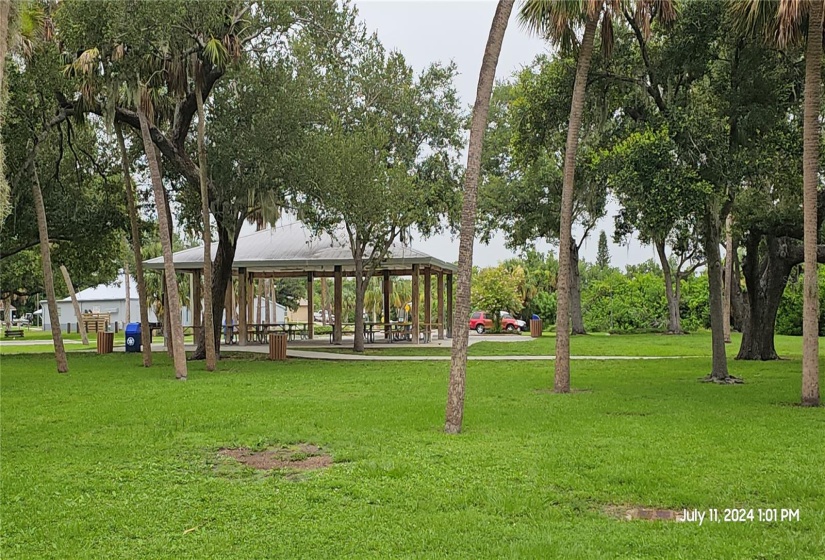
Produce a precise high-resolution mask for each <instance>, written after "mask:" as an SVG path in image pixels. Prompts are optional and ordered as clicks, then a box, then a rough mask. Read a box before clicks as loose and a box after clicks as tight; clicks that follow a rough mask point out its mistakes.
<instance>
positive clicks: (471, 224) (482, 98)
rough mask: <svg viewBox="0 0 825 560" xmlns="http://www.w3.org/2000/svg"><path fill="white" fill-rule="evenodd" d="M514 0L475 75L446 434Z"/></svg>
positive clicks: (460, 369) (452, 427) (461, 358)
mask: <svg viewBox="0 0 825 560" xmlns="http://www.w3.org/2000/svg"><path fill="white" fill-rule="evenodd" d="M514 2H515V0H499V2H498V5H497V6H496V13H495V15H494V16H493V23H492V25H491V26H490V34H489V36H488V37H487V46H486V47H485V49H484V58H483V59H482V61H481V70H480V72H479V75H478V88H477V90H476V101H475V106H474V107H473V120H472V124H471V127H470V145H469V147H468V149H467V170H466V173H465V175H464V201H463V202H462V205H461V233H460V235H459V245H458V286H457V290H456V300H455V311H454V314H453V325H456V326H457V327H458V328H457V329H454V332H453V344H452V350H451V352H450V354H451V355H450V383H449V388H448V390H447V411H446V421H445V423H444V431H445V432H447V433H448V434H457V433H459V432H461V425H462V423H463V421H464V386H465V381H466V377H467V343H468V339H469V335H470V331H469V329H468V328H467V321H468V320H469V317H470V281H471V276H472V269H473V241H474V239H475V224H476V206H477V204H478V179H479V175H480V174H481V150H482V146H483V143H484V132H485V130H486V129H487V115H488V113H489V111H490V97H491V96H492V93H493V83H494V82H495V78H496V66H497V65H498V57H499V54H500V53H501V44H502V43H503V42H504V32H505V31H507V22H508V21H509V19H510V12H512V11H513V4H514Z"/></svg>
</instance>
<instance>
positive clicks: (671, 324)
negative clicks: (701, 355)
mask: <svg viewBox="0 0 825 560" xmlns="http://www.w3.org/2000/svg"><path fill="white" fill-rule="evenodd" d="M653 244H654V245H655V246H656V254H657V255H659V264H661V265H662V273H663V274H664V276H665V297H666V298H667V332H668V333H670V334H682V319H681V316H680V313H679V293H678V291H679V290H678V286H677V289H676V290H674V285H673V284H674V282H673V271H672V270H671V268H670V261H669V260H667V253H665V243H664V241H654V243H653ZM676 282H677V283H678V282H679V277H678V275H677V277H676Z"/></svg>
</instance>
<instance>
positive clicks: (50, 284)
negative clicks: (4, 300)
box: [6, 161, 80, 373]
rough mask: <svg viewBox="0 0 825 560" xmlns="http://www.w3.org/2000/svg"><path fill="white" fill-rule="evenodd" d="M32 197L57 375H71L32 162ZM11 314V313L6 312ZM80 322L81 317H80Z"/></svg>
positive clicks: (38, 184)
mask: <svg viewBox="0 0 825 560" xmlns="http://www.w3.org/2000/svg"><path fill="white" fill-rule="evenodd" d="M31 170H32V197H33V198H34V209H35V213H36V214H37V232H38V233H39V235H40V258H41V260H42V261H43V287H44V288H45V289H46V301H47V302H48V305H49V319H50V322H51V326H52V338H53V339H54V359H55V360H56V361H57V373H69V362H68V361H67V360H66V349H65V348H64V347H63V333H62V332H61V330H60V316H59V315H58V313H57V298H56V297H55V293H54V275H53V272H52V252H51V249H50V248H49V226H48V224H47V222H46V206H45V204H44V203H43V191H41V190H40V179H39V178H38V176H37V164H36V163H34V162H33V161H32V163H31ZM6 313H10V311H6ZM78 320H80V317H78Z"/></svg>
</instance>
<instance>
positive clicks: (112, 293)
mask: <svg viewBox="0 0 825 560" xmlns="http://www.w3.org/2000/svg"><path fill="white" fill-rule="evenodd" d="M125 283H126V275H125V274H123V272H120V273H119V274H118V275H117V278H116V279H115V280H114V281H113V282H110V283H108V284H99V285H97V286H94V287H93V288H86V289H85V290H81V291H79V292H77V301H78V302H82V301H120V300H124V301H125V300H126V286H125ZM130 295H131V299H134V300H137V299H138V295H137V282H136V281H135V279H134V277H133V278H132V279H131V290H130ZM71 301H72V298H71V297H67V298H63V299H61V300H58V302H71Z"/></svg>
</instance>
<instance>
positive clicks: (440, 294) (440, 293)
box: [436, 270, 444, 340]
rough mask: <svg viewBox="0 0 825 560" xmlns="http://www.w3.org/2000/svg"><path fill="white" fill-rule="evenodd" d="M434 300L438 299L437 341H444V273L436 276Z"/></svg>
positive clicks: (440, 272)
mask: <svg viewBox="0 0 825 560" xmlns="http://www.w3.org/2000/svg"><path fill="white" fill-rule="evenodd" d="M436 282H438V285H437V286H436V299H438V319H437V320H438V340H444V273H443V272H442V271H440V270H439V271H438V274H437V275H436Z"/></svg>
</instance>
